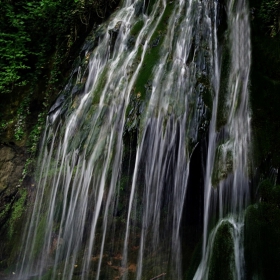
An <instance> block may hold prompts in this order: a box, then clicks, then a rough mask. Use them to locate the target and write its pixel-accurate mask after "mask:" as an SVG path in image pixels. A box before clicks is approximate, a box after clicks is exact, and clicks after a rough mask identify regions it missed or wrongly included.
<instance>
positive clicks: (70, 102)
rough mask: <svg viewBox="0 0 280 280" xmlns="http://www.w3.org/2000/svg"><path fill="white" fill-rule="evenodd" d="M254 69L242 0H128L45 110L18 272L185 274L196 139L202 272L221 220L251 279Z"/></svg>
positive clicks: (235, 275)
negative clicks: (246, 226)
mask: <svg viewBox="0 0 280 280" xmlns="http://www.w3.org/2000/svg"><path fill="white" fill-rule="evenodd" d="M223 9H225V10H226V15H227V19H226V23H224V24H225V25H226V26H227V27H226V31H219V30H220V29H221V28H220V22H219V20H220V15H219V14H220V13H221V11H222V10H223ZM219 32H220V33H221V34H222V35H220V36H223V38H224V39H221V38H219V34H218V33H219ZM249 71H250V29H249V19H248V9H247V5H246V3H245V0H236V1H235V0H230V1H228V4H227V5H226V6H224V5H223V4H221V3H219V1H214V0H202V1H201V0H187V1H184V0H179V1H169V0H158V1H152V0H150V1H140V0H139V1H134V0H126V1H123V4H122V6H121V7H120V8H119V9H118V10H117V11H116V12H115V13H114V14H113V15H112V16H111V17H110V18H109V19H108V20H107V21H106V22H105V23H103V24H102V25H100V26H99V27H97V28H95V29H94V30H93V32H92V34H91V36H90V38H89V39H88V40H87V42H86V43H85V45H84V46H83V49H82V51H81V55H80V61H79V59H78V60H77V63H76V66H75V67H74V68H73V71H72V73H71V75H70V78H69V81H68V84H67V85H66V86H65V88H64V90H63V91H62V92H61V94H60V97H59V98H58V99H57V101H56V103H55V104H54V105H53V106H52V108H51V109H50V111H49V114H48V118H47V120H46V129H45V132H44V135H43V137H42V143H41V150H40V155H39V158H38V164H37V170H36V190H35V191H34V193H31V194H30V199H31V200H32V202H33V206H32V207H33V209H32V211H31V214H30V216H29V219H28V221H27V223H26V224H27V227H26V229H25V231H24V233H23V240H24V241H23V243H22V248H21V252H20V254H19V262H18V265H17V271H16V277H17V279H20V280H23V279H31V278H32V279H63V280H66V279H96V280H98V279H137V280H140V279H156V278H155V277H162V278H164V279H186V270H187V268H186V264H185V259H184V258H183V255H184V254H185V253H184V250H183V248H184V246H183V244H184V243H185V242H188V241H187V240H186V237H185V234H184V231H183V230H182V223H184V220H185V216H184V213H185V211H190V209H189V208H188V205H187V204H188V199H186V198H187V194H188V191H189V188H192V186H191V181H190V165H191V164H192V159H193V158H194V157H195V156H194V154H195V153H196V151H198V147H199V146H200V145H202V144H201V143H204V145H206V147H207V148H206V149H205V150H206V152H205V153H204V154H203V155H202V156H203V157H205V164H203V163H201V166H202V169H203V170H204V176H203V178H201V181H202V185H203V189H204V193H202V194H201V196H202V197H203V201H202V205H198V206H197V209H198V208H200V209H203V211H202V212H203V218H202V222H203V229H202V230H201V231H200V234H201V240H202V245H201V251H202V259H201V262H200V264H199V265H197V266H198V267H197V271H196V273H195V274H194V276H193V277H194V279H208V278H210V277H209V275H210V274H211V273H213V262H211V259H212V253H213V250H214V249H215V240H217V236H218V234H219V231H220V230H221V228H222V227H226V229H227V230H228V232H229V235H230V238H231V241H232V243H233V250H234V254H233V255H234V257H233V260H232V265H231V267H232V269H231V273H232V279H244V259H243V249H242V246H243V245H242V228H243V223H244V221H243V210H244V208H245V206H246V205H247V203H248V197H249V179H248V178H249V172H248V166H249V143H250V114H249V109H248V79H249ZM186 209H187V210H186ZM198 246H199V245H198ZM192 253H193V252H192ZM211 267H212V268H211ZM228 279H231V278H228Z"/></svg>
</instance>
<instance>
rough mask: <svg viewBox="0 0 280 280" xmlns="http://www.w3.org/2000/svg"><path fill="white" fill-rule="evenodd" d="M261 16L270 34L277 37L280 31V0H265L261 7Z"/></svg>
mask: <svg viewBox="0 0 280 280" xmlns="http://www.w3.org/2000/svg"><path fill="white" fill-rule="evenodd" d="M259 16H260V18H261V19H262V21H263V23H264V24H265V25H266V27H267V29H268V30H269V34H270V36H271V37H275V36H276V35H277V33H279V31H280V1H279V0H265V1H263V2H262V4H261V7H260V12H259Z"/></svg>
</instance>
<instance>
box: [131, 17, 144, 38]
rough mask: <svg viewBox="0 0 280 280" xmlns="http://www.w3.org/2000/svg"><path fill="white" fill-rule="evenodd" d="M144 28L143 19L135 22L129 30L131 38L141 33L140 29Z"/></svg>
mask: <svg viewBox="0 0 280 280" xmlns="http://www.w3.org/2000/svg"><path fill="white" fill-rule="evenodd" d="M143 26H144V21H143V19H141V20H139V21H137V22H136V23H135V24H134V25H133V27H132V28H131V30H130V34H131V35H132V36H137V35H138V34H139V32H140V31H141V29H142V27H143Z"/></svg>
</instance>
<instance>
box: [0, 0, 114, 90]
mask: <svg viewBox="0 0 280 280" xmlns="http://www.w3.org/2000/svg"><path fill="white" fill-rule="evenodd" d="M113 3H114V1H113V0H108V1H101V0H73V1H67V0H61V1H57V0H40V1H35V0H28V1H26V0H20V1H8V0H3V1H2V2H1V7H0V20H1V23H2V26H1V29H0V32H1V33H0V53H1V58H2V59H1V61H0V67H1V69H2V71H1V73H0V91H1V93H2V94H3V93H8V92H11V91H12V90H13V89H14V88H15V87H19V86H26V85H28V84H30V82H31V81H32V80H33V79H32V78H34V73H36V74H37V75H39V74H42V73H43V72H44V71H45V70H46V69H48V68H50V67H51V66H52V65H50V64H52V63H54V62H52V61H50V60H49V59H50V55H51V54H52V53H53V52H54V51H56V52H59V53H60V56H61V57H60V60H59V61H58V62H59V63H62V62H63V60H66V59H67V58H69V54H70V52H71V51H72V46H73V45H74V44H75V43H78V44H79V43H80V41H79V38H80V37H83V35H84V34H85V31H83V30H86V31H87V32H88V31H89V30H90V28H91V27H92V23H93V21H95V22H96V21H97V22H98V21H100V19H101V18H103V17H104V16H105V15H106V13H107V9H108V8H110V6H112V4H113ZM94 15H95V18H94ZM92 16H93V17H92ZM93 18H94V19H93Z"/></svg>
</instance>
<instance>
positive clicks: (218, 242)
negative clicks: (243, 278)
mask: <svg viewBox="0 0 280 280" xmlns="http://www.w3.org/2000/svg"><path fill="white" fill-rule="evenodd" d="M210 258H211V259H210V267H209V276H208V279H209V280H215V279H217V280H220V279H227V280H233V279H235V275H234V271H235V270H234V269H233V268H234V265H235V263H234V244H233V238H232V225H231V224H230V223H229V222H228V221H223V222H222V223H221V224H220V226H219V227H218V229H217V232H216V235H215V239H214V245H213V250H212V253H211V257H210Z"/></svg>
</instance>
